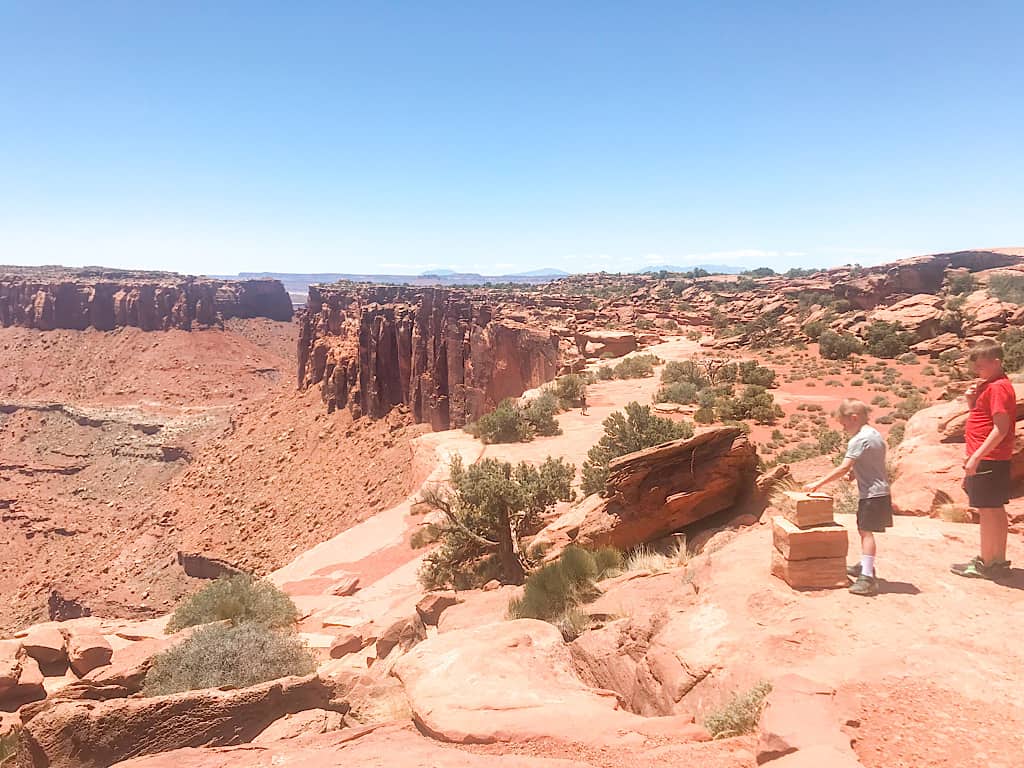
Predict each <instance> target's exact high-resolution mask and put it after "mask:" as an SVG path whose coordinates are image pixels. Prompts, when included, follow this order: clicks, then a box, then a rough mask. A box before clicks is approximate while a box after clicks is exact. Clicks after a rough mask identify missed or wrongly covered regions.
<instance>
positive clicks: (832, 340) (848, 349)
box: [818, 330, 863, 360]
mask: <svg viewBox="0 0 1024 768" xmlns="http://www.w3.org/2000/svg"><path fill="white" fill-rule="evenodd" d="M818 351H819V353H820V354H821V356H822V357H824V358H825V359H826V360H845V359H846V358H848V357H849V356H850V355H854V354H859V353H860V352H861V351H863V346H862V345H861V343H860V340H859V339H857V337H856V336H854V335H852V334H849V333H837V332H836V331H832V330H825V331H823V332H822V334H821V336H820V338H819V339H818Z"/></svg>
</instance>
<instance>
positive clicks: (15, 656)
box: [0, 640, 25, 700]
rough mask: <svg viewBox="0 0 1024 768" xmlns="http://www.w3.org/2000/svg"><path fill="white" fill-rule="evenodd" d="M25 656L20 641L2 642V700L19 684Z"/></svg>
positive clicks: (0, 647)
mask: <svg viewBox="0 0 1024 768" xmlns="http://www.w3.org/2000/svg"><path fill="white" fill-rule="evenodd" d="M24 655H25V651H24V649H23V648H22V646H21V641H20V640H0V700H2V698H3V696H4V692H5V691H9V690H10V689H12V688H14V686H16V685H17V684H18V678H20V677H21V659H22V658H23V657H24Z"/></svg>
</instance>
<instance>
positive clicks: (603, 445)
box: [583, 402, 693, 494]
mask: <svg viewBox="0 0 1024 768" xmlns="http://www.w3.org/2000/svg"><path fill="white" fill-rule="evenodd" d="M624 410H625V412H623V411H615V412H614V413H612V414H611V415H610V416H609V417H608V418H606V419H605V420H604V423H603V425H604V435H602V436H601V439H600V440H599V441H598V443H597V445H595V446H594V447H593V448H591V449H590V450H589V451H588V452H587V460H586V462H584V464H583V492H584V493H586V494H591V493H600V492H601V491H603V490H604V484H605V481H606V480H607V479H608V464H609V462H611V461H612V459H617V458H618V457H620V456H625V455H626V454H627V453H633V452H634V451H640V450H643V449H644V448H651V447H652V446H655V445H660V444H661V443H667V442H669V441H670V440H678V439H680V438H684V437H692V436H693V427H692V426H691V425H690V424H686V423H678V422H675V421H672V420H671V419H665V418H662V417H660V416H656V415H655V414H654V412H653V410H652V409H651V407H650V406H649V405H640V404H639V403H635V402H634V403H629V404H628V405H626V407H625V409H624Z"/></svg>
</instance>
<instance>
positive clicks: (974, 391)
mask: <svg viewBox="0 0 1024 768" xmlns="http://www.w3.org/2000/svg"><path fill="white" fill-rule="evenodd" d="M982 384H984V382H983V381H982V380H981V379H976V380H974V381H972V382H971V383H970V384H968V385H967V389H965V390H964V397H966V398H967V402H968V403H969V404H970V405H971V406H972V407H973V406H974V403H975V402H977V400H978V390H979V389H981V385H982Z"/></svg>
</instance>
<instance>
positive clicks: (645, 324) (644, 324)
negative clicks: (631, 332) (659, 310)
mask: <svg viewBox="0 0 1024 768" xmlns="http://www.w3.org/2000/svg"><path fill="white" fill-rule="evenodd" d="M634 325H635V326H636V328H637V330H640V331H649V330H651V328H653V327H654V321H653V320H651V319H650V318H649V317H640V318H637V321H636V323H635V324H634Z"/></svg>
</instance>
